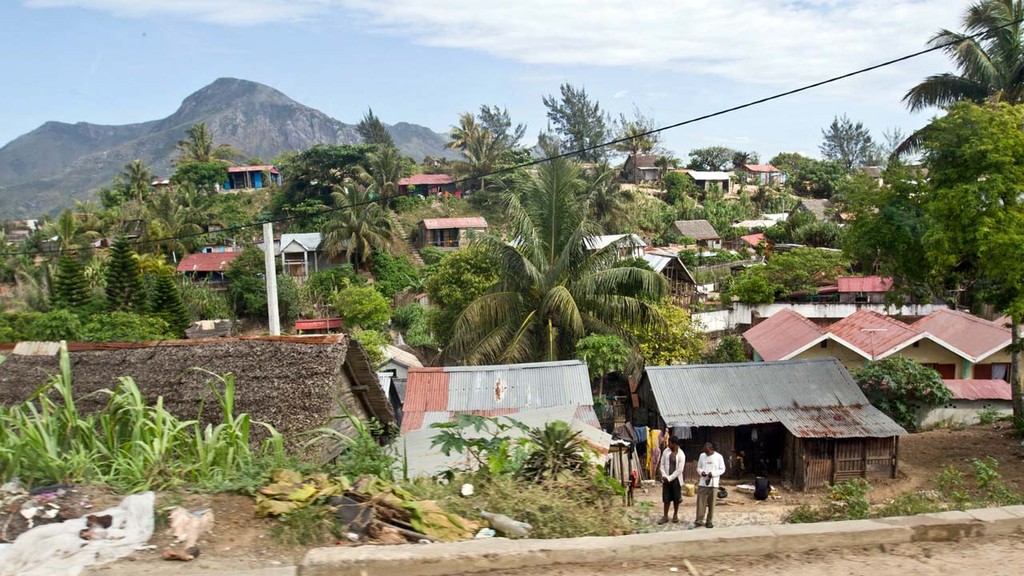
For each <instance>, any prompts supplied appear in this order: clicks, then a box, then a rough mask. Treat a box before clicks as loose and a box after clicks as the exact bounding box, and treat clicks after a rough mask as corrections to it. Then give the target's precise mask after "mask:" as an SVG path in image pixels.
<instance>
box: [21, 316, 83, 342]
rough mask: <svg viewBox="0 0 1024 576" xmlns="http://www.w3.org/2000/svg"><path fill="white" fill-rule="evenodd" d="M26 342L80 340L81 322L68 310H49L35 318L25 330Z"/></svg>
mask: <svg viewBox="0 0 1024 576" xmlns="http://www.w3.org/2000/svg"><path fill="white" fill-rule="evenodd" d="M24 337H25V339H26V340H44V341H58V340H68V341H74V340H81V338H82V322H81V320H79V318H78V316H77V315H76V314H75V313H74V312H71V311H70V310H51V311H49V312H44V313H42V314H39V315H38V316H36V317H35V319H34V320H33V321H32V323H31V324H30V325H29V326H26V328H25V334H24Z"/></svg>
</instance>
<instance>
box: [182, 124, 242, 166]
mask: <svg viewBox="0 0 1024 576" xmlns="http://www.w3.org/2000/svg"><path fill="white" fill-rule="evenodd" d="M185 135H186V136H187V138H186V139H185V140H179V141H178V144H177V146H175V148H176V149H177V151H178V153H179V154H181V156H179V157H178V158H175V160H174V163H175V165H177V166H181V165H182V164H190V163H192V162H220V163H222V164H231V163H232V159H234V158H236V157H238V156H239V155H240V152H239V151H238V150H235V149H234V148H232V147H231V146H229V145H227V144H220V145H216V146H215V145H214V143H213V131H212V130H210V129H208V128H207V127H206V123H205V122H200V123H199V124H193V125H192V127H191V128H189V129H188V130H186V131H185Z"/></svg>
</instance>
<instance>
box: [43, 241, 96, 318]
mask: <svg viewBox="0 0 1024 576" xmlns="http://www.w3.org/2000/svg"><path fill="white" fill-rule="evenodd" d="M52 296H53V297H52V301H51V303H52V304H53V307H54V308H78V307H80V306H83V305H85V304H87V303H88V302H89V297H90V294H89V284H88V282H86V280H85V273H84V272H83V271H82V263H81V262H79V261H78V258H76V257H75V256H69V255H66V254H65V255H63V256H61V257H60V258H58V259H57V274H56V277H55V278H54V280H53V295H52Z"/></svg>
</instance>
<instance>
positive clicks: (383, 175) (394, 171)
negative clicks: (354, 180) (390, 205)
mask: <svg viewBox="0 0 1024 576" xmlns="http://www.w3.org/2000/svg"><path fill="white" fill-rule="evenodd" d="M366 161H367V164H368V165H369V169H368V170H363V169H361V168H360V170H361V173H360V174H359V175H358V178H359V180H360V181H361V182H362V183H363V185H365V186H367V187H370V186H372V187H374V189H376V190H377V191H379V192H380V194H381V196H382V197H384V198H390V197H392V196H394V195H395V194H397V193H398V181H399V179H401V178H402V176H404V172H405V162H404V161H403V159H402V153H401V152H399V151H398V149H397V148H394V147H383V146H382V147H380V148H378V149H377V151H375V152H371V153H369V154H367V155H366Z"/></svg>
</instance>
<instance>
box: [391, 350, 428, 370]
mask: <svg viewBox="0 0 1024 576" xmlns="http://www.w3.org/2000/svg"><path fill="white" fill-rule="evenodd" d="M384 357H385V358H387V360H386V361H385V363H387V362H394V363H396V364H401V365H402V366H405V367H406V368H422V367H423V363H422V362H420V359H419V358H417V357H416V355H415V354H413V353H412V352H408V351H406V350H402V349H401V348H399V347H398V346H394V345H392V344H388V345H387V346H385V347H384Z"/></svg>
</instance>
